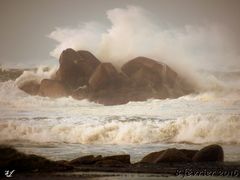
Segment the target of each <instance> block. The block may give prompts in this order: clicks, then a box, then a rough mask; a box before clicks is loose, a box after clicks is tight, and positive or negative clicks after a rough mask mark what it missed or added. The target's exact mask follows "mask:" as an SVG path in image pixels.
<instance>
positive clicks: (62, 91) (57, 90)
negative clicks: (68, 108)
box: [39, 79, 68, 98]
mask: <svg viewBox="0 0 240 180" xmlns="http://www.w3.org/2000/svg"><path fill="white" fill-rule="evenodd" d="M39 95H41V96H47V97H52V98H57V97H64V96H67V95H68V92H67V90H66V88H65V87H64V85H63V84H62V83H61V82H60V81H56V80H51V79H43V80H42V81H41V84H40V88H39Z"/></svg>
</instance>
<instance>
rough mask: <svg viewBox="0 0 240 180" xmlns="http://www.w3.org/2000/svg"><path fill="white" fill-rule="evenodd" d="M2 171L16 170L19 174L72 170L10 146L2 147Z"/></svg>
mask: <svg viewBox="0 0 240 180" xmlns="http://www.w3.org/2000/svg"><path fill="white" fill-rule="evenodd" d="M0 169H14V170H16V171H18V172H23V171H24V172H32V171H34V172H36V171H48V172H49V171H63V170H70V169H72V167H71V166H69V165H64V164H62V163H57V162H54V161H51V160H48V159H46V158H44V157H41V156H37V155H26V154H24V153H21V152H19V151H17V150H16V149H14V148H12V147H9V146H4V145H1V146H0Z"/></svg>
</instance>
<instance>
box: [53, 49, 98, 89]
mask: <svg viewBox="0 0 240 180" xmlns="http://www.w3.org/2000/svg"><path fill="white" fill-rule="evenodd" d="M59 62H60V67H59V69H58V74H57V77H58V79H60V80H61V81H62V82H63V83H64V84H65V85H66V86H67V87H68V88H70V89H76V88H78V87H79V86H83V85H86V84H87V83H88V80H89V77H90V76H91V75H92V73H93V72H94V70H95V69H96V67H97V66H98V65H99V64H100V61H99V60H98V59H97V58H96V57H95V56H94V55H93V54H92V53H90V52H88V51H74V50H73V49H66V50H64V51H63V52H62V54H61V56H60V59H59Z"/></svg>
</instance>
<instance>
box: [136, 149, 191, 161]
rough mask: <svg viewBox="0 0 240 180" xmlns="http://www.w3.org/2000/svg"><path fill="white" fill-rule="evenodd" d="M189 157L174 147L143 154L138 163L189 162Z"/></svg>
mask: <svg viewBox="0 0 240 180" xmlns="http://www.w3.org/2000/svg"><path fill="white" fill-rule="evenodd" d="M190 161H191V159H190V158H188V157H187V156H186V154H184V153H183V152H181V150H178V149H176V148H172V149H166V150H163V151H159V152H152V153H150V154H148V155H147V156H145V157H144V158H143V159H142V160H141V161H140V163H153V164H157V163H172V162H190Z"/></svg>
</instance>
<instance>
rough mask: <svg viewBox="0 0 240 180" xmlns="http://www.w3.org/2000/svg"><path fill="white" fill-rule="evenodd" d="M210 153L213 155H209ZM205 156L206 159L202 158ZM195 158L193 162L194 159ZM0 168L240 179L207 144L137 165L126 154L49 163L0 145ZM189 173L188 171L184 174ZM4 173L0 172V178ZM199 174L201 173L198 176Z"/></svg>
mask: <svg viewBox="0 0 240 180" xmlns="http://www.w3.org/2000/svg"><path fill="white" fill-rule="evenodd" d="M213 152H214V156H210V154H211V155H213V154H212V153H213ZM206 156H207V157H208V158H206ZM196 159H197V160H196ZM0 169H1V170H5V169H14V170H16V173H30V174H39V173H41V174H42V173H48V174H49V173H51V174H52V173H57V172H58V173H59V172H61V173H63V172H64V173H65V174H66V172H69V173H72V172H89V171H90V172H91V171H92V172H96V171H99V172H125V173H127V172H128V173H129V172H131V173H157V174H171V175H177V176H181V175H183V174H182V173H184V171H186V169H188V171H192V172H195V171H197V172H200V171H202V172H203V173H204V172H209V173H211V172H215V173H214V174H212V175H214V176H221V173H222V172H225V173H229V174H225V175H226V176H232V177H240V163H239V162H223V151H222V148H221V146H219V145H210V146H207V147H205V148H203V149H201V150H187V149H166V150H163V151H159V152H153V153H150V154H148V155H146V156H145V157H143V159H142V160H141V161H140V162H137V163H134V164H132V163H131V162H130V156H129V155H114V156H106V157H102V156H101V155H99V156H93V155H89V156H83V157H79V158H76V159H74V160H71V161H64V160H62V161H51V160H48V159H46V158H44V157H40V156H36V155H26V154H24V153H21V152H19V151H17V150H15V149H14V148H11V147H9V146H4V145H1V146H0ZM188 173H189V172H188ZM3 175H4V172H1V176H3ZM202 175H203V174H202Z"/></svg>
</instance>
